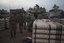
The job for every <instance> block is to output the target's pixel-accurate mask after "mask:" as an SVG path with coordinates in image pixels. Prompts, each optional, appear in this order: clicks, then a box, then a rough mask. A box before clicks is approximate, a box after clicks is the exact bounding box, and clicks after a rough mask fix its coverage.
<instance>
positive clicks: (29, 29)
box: [27, 15, 33, 31]
mask: <svg viewBox="0 0 64 43" xmlns="http://www.w3.org/2000/svg"><path fill="white" fill-rule="evenodd" d="M32 25H33V20H32V19H31V16H30V15H29V16H28V17H27V26H28V31H32Z"/></svg>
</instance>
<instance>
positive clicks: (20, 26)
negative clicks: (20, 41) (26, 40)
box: [18, 14, 24, 33]
mask: <svg viewBox="0 0 64 43" xmlns="http://www.w3.org/2000/svg"><path fill="white" fill-rule="evenodd" d="M18 22H19V29H20V32H21V33H22V29H23V22H24V19H23V14H19V15H18Z"/></svg>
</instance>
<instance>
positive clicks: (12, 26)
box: [9, 15, 17, 37]
mask: <svg viewBox="0 0 64 43" xmlns="http://www.w3.org/2000/svg"><path fill="white" fill-rule="evenodd" d="M9 22H10V34H11V37H16V28H17V18H16V16H15V15H13V16H11V17H10V19H9Z"/></svg>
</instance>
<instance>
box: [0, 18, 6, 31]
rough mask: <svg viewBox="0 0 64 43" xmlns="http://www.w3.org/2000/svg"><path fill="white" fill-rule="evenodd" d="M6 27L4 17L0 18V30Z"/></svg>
mask: <svg viewBox="0 0 64 43" xmlns="http://www.w3.org/2000/svg"><path fill="white" fill-rule="evenodd" d="M4 29H5V21H4V19H0V31H1V30H4Z"/></svg>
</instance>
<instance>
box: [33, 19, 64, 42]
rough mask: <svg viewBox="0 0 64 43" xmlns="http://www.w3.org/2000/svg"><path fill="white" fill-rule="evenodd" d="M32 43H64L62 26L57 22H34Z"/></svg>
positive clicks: (63, 27)
mask: <svg viewBox="0 0 64 43" xmlns="http://www.w3.org/2000/svg"><path fill="white" fill-rule="evenodd" d="M32 43H64V25H62V24H60V23H57V22H51V21H49V22H48V21H42V20H35V21H34V23H33V33H32Z"/></svg>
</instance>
